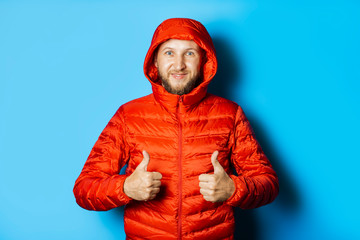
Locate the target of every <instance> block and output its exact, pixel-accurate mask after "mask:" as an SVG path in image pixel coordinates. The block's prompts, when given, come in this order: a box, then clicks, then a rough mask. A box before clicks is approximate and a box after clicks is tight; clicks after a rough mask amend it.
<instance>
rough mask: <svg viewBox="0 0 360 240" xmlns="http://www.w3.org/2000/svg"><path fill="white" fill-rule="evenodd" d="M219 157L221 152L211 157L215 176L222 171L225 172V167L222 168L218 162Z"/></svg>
mask: <svg viewBox="0 0 360 240" xmlns="http://www.w3.org/2000/svg"><path fill="white" fill-rule="evenodd" d="M218 155H219V151H215V152H213V154H212V155H211V163H212V165H213V167H214V174H217V173H219V172H220V171H223V170H224V169H223V167H222V166H221V164H220V163H219V161H218V160H217V157H218Z"/></svg>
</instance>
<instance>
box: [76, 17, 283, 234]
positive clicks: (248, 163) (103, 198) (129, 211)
mask: <svg viewBox="0 0 360 240" xmlns="http://www.w3.org/2000/svg"><path fill="white" fill-rule="evenodd" d="M172 38H173V39H183V40H193V41H195V42H196V43H197V44H198V45H199V46H200V47H201V48H202V49H204V50H205V51H206V62H205V63H204V65H203V68H202V69H203V81H202V82H201V83H200V85H199V86H197V87H196V88H195V89H193V91H191V92H190V93H189V94H185V95H182V96H179V95H173V94H170V93H168V92H167V91H166V90H165V89H164V88H163V87H162V86H161V82H160V80H159V79H158V76H157V69H156V67H155V66H154V64H153V56H154V52H156V48H157V47H158V46H159V44H161V43H162V42H164V41H166V40H168V39H172ZM216 70H217V60H216V56H215V50H214V46H213V44H212V41H211V38H210V36H209V34H208V33H207V31H206V29H205V28H204V27H203V26H202V25H201V24H200V23H199V22H197V21H194V20H190V19H169V20H166V21H165V22H163V23H162V24H161V25H160V26H159V27H158V28H157V30H156V32H155V34H154V37H153V40H152V43H151V46H150V49H149V51H148V53H147V55H146V59H145V64H144V71H145V74H146V77H147V78H148V79H149V81H150V82H151V84H152V90H153V94H150V95H148V96H145V97H142V98H139V99H136V100H133V101H131V102H128V103H126V104H124V105H122V106H121V107H120V108H119V110H118V111H117V112H116V113H115V115H114V116H113V118H112V119H111V120H110V122H109V123H108V125H107V126H106V127H105V129H104V130H103V132H102V133H101V135H100V137H99V139H98V140H97V142H96V143H95V146H94V147H93V149H92V151H91V153H90V156H89V158H88V160H87V161H86V163H85V166H84V168H83V170H82V172H81V174H80V176H79V178H78V179H77V180H76V183H75V187H74V194H75V197H76V201H77V203H78V204H79V205H80V206H81V207H83V208H86V209H89V210H97V211H102V210H108V209H112V208H116V207H119V206H122V205H124V204H126V207H125V214H124V223H125V232H126V235H127V239H157V240H158V239H189V240H190V239H191V240H193V239H233V231H234V217H233V209H232V207H233V206H239V207H241V208H255V207H259V206H261V205H264V204H267V203H270V202H271V201H273V200H274V198H275V197H276V195H277V193H278V179H277V176H276V174H275V172H274V170H273V169H272V167H271V165H270V163H269V161H268V159H267V158H266V156H265V155H264V153H263V151H262V150H261V148H260V146H259V144H258V142H257V141H256V139H255V137H254V134H253V132H252V130H251V127H250V125H249V122H248V120H247V119H246V117H245V115H244V113H243V111H242V110H241V108H240V107H239V106H238V105H237V104H236V103H234V102H231V101H229V100H226V99H223V98H220V97H217V96H214V95H211V94H208V93H207V86H208V84H209V83H210V81H211V79H212V78H213V77H214V75H215V73H216ZM142 150H146V151H147V152H148V153H149V154H150V163H149V165H148V168H147V170H148V171H156V172H160V173H161V174H162V176H163V178H162V180H161V184H162V185H161V190H160V192H159V193H158V195H157V196H156V198H155V199H154V200H150V201H135V200H132V199H130V198H129V197H127V196H126V195H125V194H124V191H123V184H124V180H125V178H126V177H127V176H129V175H130V174H131V173H132V172H133V171H134V170H135V168H136V167H137V165H138V164H139V163H140V162H141V161H142V159H143V156H142ZM215 150H218V151H219V156H218V160H219V162H220V163H221V165H222V166H223V168H224V169H225V171H226V172H227V173H228V174H229V176H230V177H231V178H232V179H233V181H234V183H235V187H236V190H235V192H234V194H233V195H232V196H231V197H230V198H229V199H228V200H227V201H225V202H222V203H212V202H208V201H206V200H204V198H203V196H202V195H201V194H200V189H199V175H200V174H203V173H213V166H212V163H211V160H210V157H211V154H212V153H213V152H214V151H215ZM125 164H128V166H127V169H126V174H125V175H119V172H120V169H121V168H122V167H123V166H124V165H125ZM232 167H235V169H236V171H237V173H238V176H236V175H234V174H233V173H232Z"/></svg>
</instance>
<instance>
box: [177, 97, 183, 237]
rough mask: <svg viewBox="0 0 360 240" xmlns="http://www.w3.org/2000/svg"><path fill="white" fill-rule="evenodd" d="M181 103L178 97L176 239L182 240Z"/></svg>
mask: <svg viewBox="0 0 360 240" xmlns="http://www.w3.org/2000/svg"><path fill="white" fill-rule="evenodd" d="M181 103H182V96H180V98H179V105H178V108H177V112H176V114H177V119H178V124H179V137H178V141H179V152H178V155H179V184H178V186H179V189H178V190H179V203H178V209H179V211H178V239H181V238H182V233H181V230H182V229H181V220H182V219H181V217H182V123H181V112H180V105H181Z"/></svg>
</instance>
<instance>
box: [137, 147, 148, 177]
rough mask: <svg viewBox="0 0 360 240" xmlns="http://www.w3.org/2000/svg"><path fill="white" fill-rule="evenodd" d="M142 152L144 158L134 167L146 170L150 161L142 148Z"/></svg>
mask: <svg viewBox="0 0 360 240" xmlns="http://www.w3.org/2000/svg"><path fill="white" fill-rule="evenodd" d="M142 154H143V156H144V158H143V160H142V161H141V163H139V165H138V166H137V167H136V169H139V170H142V171H144V172H146V171H147V166H148V164H149V161H150V155H149V153H148V152H147V151H145V150H143V152H142Z"/></svg>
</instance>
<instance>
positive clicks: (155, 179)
mask: <svg viewBox="0 0 360 240" xmlns="http://www.w3.org/2000/svg"><path fill="white" fill-rule="evenodd" d="M143 156H144V158H143V160H142V161H141V163H140V164H139V165H138V166H137V167H136V169H135V170H134V172H133V173H132V174H131V175H130V176H129V177H127V178H126V179H125V182H124V193H125V194H126V195H127V196H128V197H130V198H132V199H135V200H138V201H147V200H152V199H154V198H155V197H156V194H157V193H158V192H159V191H160V186H161V182H160V179H161V178H162V175H161V173H159V172H148V171H147V166H148V164H149V161H150V156H149V154H148V153H147V152H146V151H145V150H144V151H143Z"/></svg>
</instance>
